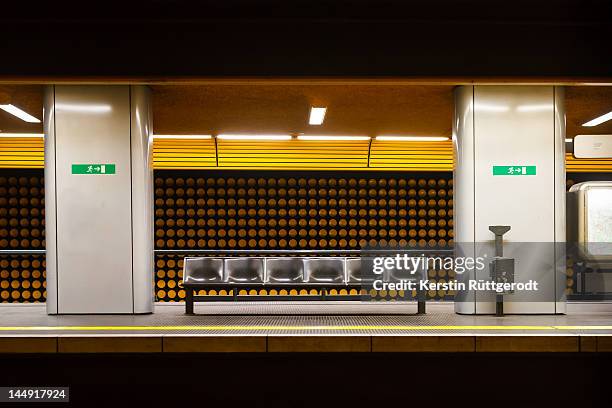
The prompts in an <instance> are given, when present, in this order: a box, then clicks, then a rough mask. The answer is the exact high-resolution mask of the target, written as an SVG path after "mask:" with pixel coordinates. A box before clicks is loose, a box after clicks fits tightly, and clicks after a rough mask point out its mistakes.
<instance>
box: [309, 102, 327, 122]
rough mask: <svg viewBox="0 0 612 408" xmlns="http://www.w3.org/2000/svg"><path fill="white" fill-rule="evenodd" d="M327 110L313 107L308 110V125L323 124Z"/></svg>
mask: <svg viewBox="0 0 612 408" xmlns="http://www.w3.org/2000/svg"><path fill="white" fill-rule="evenodd" d="M326 111H327V108H315V107H314V106H313V107H311V108H310V119H309V120H308V124H310V125H321V124H323V120H325V112H326Z"/></svg>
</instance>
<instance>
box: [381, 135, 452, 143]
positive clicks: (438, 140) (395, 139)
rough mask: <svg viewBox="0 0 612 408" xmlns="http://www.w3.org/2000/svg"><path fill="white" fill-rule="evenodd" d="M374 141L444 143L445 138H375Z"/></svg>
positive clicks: (446, 138)
mask: <svg viewBox="0 0 612 408" xmlns="http://www.w3.org/2000/svg"><path fill="white" fill-rule="evenodd" d="M376 140H380V141H383V142H445V141H447V140H448V137H446V136H376Z"/></svg>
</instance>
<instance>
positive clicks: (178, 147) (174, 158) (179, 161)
mask: <svg viewBox="0 0 612 408" xmlns="http://www.w3.org/2000/svg"><path fill="white" fill-rule="evenodd" d="M215 167H217V150H216V147H215V139H155V140H154V141H153V168H155V169H202V168H204V169H207V168H208V169H210V168H215Z"/></svg>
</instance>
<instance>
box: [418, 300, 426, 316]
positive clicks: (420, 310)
mask: <svg viewBox="0 0 612 408" xmlns="http://www.w3.org/2000/svg"><path fill="white" fill-rule="evenodd" d="M417 314H425V301H424V300H419V301H418V302H417Z"/></svg>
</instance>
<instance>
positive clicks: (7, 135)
mask: <svg viewBox="0 0 612 408" xmlns="http://www.w3.org/2000/svg"><path fill="white" fill-rule="evenodd" d="M0 137H45V135H44V134H43V133H2V132H0Z"/></svg>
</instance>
